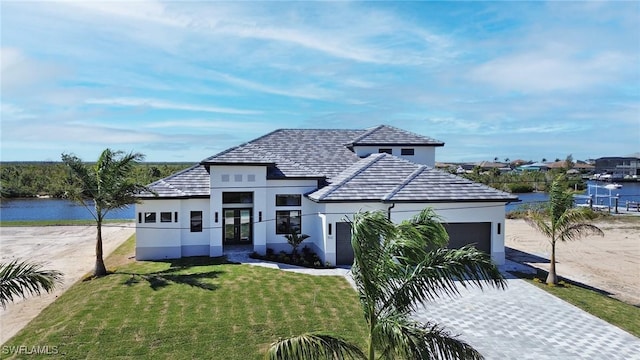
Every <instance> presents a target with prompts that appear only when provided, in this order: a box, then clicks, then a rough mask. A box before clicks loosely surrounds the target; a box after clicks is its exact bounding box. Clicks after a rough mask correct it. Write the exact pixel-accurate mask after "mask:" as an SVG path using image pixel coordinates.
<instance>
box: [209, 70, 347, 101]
mask: <svg viewBox="0 0 640 360" xmlns="http://www.w3.org/2000/svg"><path fill="white" fill-rule="evenodd" d="M207 74H208V75H210V76H211V77H212V78H214V79H216V80H219V81H223V82H226V83H228V84H231V85H234V86H238V87H241V88H245V89H250V90H254V91H258V92H263V93H267V94H273V95H282V96H288V97H296V98H303V99H329V98H334V97H336V93H335V92H334V91H331V90H328V89H322V88H319V87H317V86H316V85H313V84H303V85H296V86H287V87H276V86H270V85H265V84H262V83H259V82H256V81H251V80H247V79H242V78H239V77H236V76H232V75H229V74H223V73H220V72H217V71H208V72H207Z"/></svg>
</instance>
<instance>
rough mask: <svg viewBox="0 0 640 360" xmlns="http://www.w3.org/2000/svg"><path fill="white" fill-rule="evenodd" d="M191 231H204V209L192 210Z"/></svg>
mask: <svg viewBox="0 0 640 360" xmlns="http://www.w3.org/2000/svg"><path fill="white" fill-rule="evenodd" d="M191 232H202V211H192V212H191Z"/></svg>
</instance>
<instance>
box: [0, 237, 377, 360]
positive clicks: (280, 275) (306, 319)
mask: <svg viewBox="0 0 640 360" xmlns="http://www.w3.org/2000/svg"><path fill="white" fill-rule="evenodd" d="M133 246H134V237H132V238H130V239H129V240H128V241H127V242H125V243H124V244H123V245H122V247H120V248H119V249H118V250H116V252H114V253H113V254H112V256H110V257H109V258H108V259H107V266H108V267H109V268H110V269H113V267H114V266H116V267H117V270H116V271H115V273H113V274H111V275H109V276H107V277H103V278H98V279H93V280H88V281H81V282H79V283H77V284H75V285H74V286H73V287H72V288H71V289H69V290H68V291H67V292H65V293H64V294H63V295H62V296H61V297H60V298H59V299H58V300H57V301H55V302H54V303H53V304H51V305H50V306H49V307H47V308H46V309H45V310H44V311H43V312H42V313H41V314H40V315H39V316H38V317H37V318H36V319H34V320H33V321H32V322H31V323H29V325H27V326H26V327H25V328H24V329H23V330H22V331H20V332H19V333H18V334H17V335H16V336H15V337H13V338H12V339H10V340H9V341H8V342H7V343H6V344H4V345H5V347H3V349H7V347H6V346H9V347H10V346H21V345H22V346H27V347H28V348H31V347H33V346H48V347H49V349H51V348H52V347H55V349H56V351H57V353H58V356H65V357H67V358H73V359H75V358H101V359H109V358H121V359H133V358H135V359H138V358H147V359H200V358H203V359H204V358H208V359H260V358H262V356H263V354H264V351H265V350H266V349H267V347H268V346H269V344H270V343H271V342H273V341H275V340H277V339H278V337H284V336H289V335H295V334H302V333H304V332H309V331H325V332H331V333H334V334H337V335H340V336H342V337H344V338H346V339H349V340H350V341H354V342H356V343H357V344H359V345H360V346H361V347H362V348H364V344H365V341H366V340H365V339H366V324H365V322H364V319H363V317H362V312H361V309H360V305H359V302H358V297H357V295H356V292H355V291H353V289H352V288H351V287H350V285H349V284H348V283H347V281H346V280H345V279H344V278H342V277H333V276H310V275H303V274H296V273H291V272H285V271H280V270H274V269H268V268H263V267H257V266H250V265H237V264H228V263H225V262H224V260H222V259H212V258H190V259H181V260H174V261H163V262H148V261H147V262H134V261H132V260H130V259H129V257H130V256H131V254H132V253H131V250H132V249H133ZM4 356H6V354H4V352H3V357H4ZM15 356H20V355H15ZM50 356H51V355H46V354H43V355H42V357H47V358H49V357H50ZM31 357H34V358H37V357H38V356H35V355H32V356H30V358H31Z"/></svg>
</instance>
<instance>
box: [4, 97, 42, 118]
mask: <svg viewBox="0 0 640 360" xmlns="http://www.w3.org/2000/svg"><path fill="white" fill-rule="evenodd" d="M35 117H36V116H35V115H34V114H31V113H29V112H28V111H26V110H25V109H23V108H21V107H19V106H15V105H13V104H9V103H4V102H3V103H0V118H2V121H3V122H6V121H14V120H23V119H33V118H35Z"/></svg>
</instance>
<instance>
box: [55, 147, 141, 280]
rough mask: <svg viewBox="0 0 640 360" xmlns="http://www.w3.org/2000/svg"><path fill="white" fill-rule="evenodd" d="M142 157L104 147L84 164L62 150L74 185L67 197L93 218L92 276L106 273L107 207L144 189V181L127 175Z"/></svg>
mask: <svg viewBox="0 0 640 360" xmlns="http://www.w3.org/2000/svg"><path fill="white" fill-rule="evenodd" d="M143 159H144V155H142V154H140V153H129V154H125V153H124V152H122V151H113V150H111V149H105V150H104V151H103V152H102V154H100V157H99V158H98V161H97V162H96V163H95V164H93V165H90V166H88V165H85V164H84V163H83V162H82V160H80V159H79V158H78V157H76V156H74V155H69V154H62V161H63V162H64V163H65V164H66V165H67V166H69V168H70V169H71V171H72V174H73V175H74V178H75V181H74V185H76V186H74V187H73V188H72V189H70V190H69V192H68V197H69V198H70V199H71V200H73V201H75V202H77V203H78V204H81V205H83V206H85V207H86V208H87V209H88V210H89V212H90V213H91V215H92V216H93V218H94V219H95V220H96V227H97V235H96V266H95V269H94V272H93V275H94V276H104V275H106V274H107V269H106V267H105V265H104V260H103V252H102V223H103V221H104V219H105V216H106V215H107V214H108V213H109V211H111V210H114V209H120V208H123V207H126V206H127V205H130V204H134V203H136V202H138V199H137V198H136V196H135V195H136V194H138V193H140V192H141V191H145V190H147V188H146V187H145V186H144V185H142V184H138V183H136V182H134V181H132V180H131V179H130V178H129V174H130V173H131V170H132V168H133V166H134V165H135V164H137V163H138V162H140V161H142V160H143ZM91 202H92V203H93V204H91ZM92 205H93V206H92Z"/></svg>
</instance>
